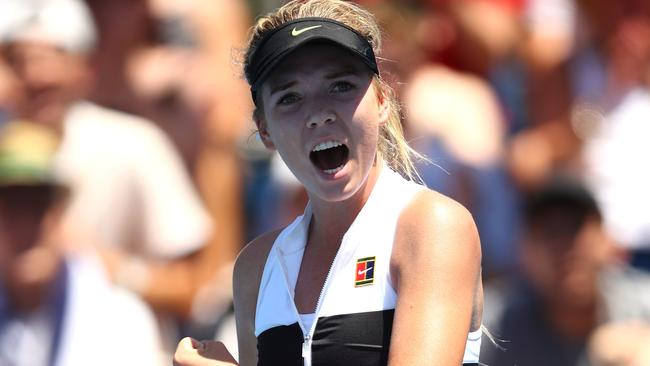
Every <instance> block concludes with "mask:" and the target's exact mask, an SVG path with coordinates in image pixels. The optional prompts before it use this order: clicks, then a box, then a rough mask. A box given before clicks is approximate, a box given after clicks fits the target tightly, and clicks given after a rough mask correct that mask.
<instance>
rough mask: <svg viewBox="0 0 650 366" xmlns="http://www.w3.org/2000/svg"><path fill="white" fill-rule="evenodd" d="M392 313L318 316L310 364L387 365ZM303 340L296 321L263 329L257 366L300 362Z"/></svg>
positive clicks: (470, 365) (296, 363) (466, 365)
mask: <svg viewBox="0 0 650 366" xmlns="http://www.w3.org/2000/svg"><path fill="white" fill-rule="evenodd" d="M394 314H395V310H394V309H390V310H380V311H371V312H364V313H353V314H342V315H333V316H328V317H322V318H318V322H317V324H316V330H315V332H314V336H313V340H312V348H311V350H312V365H313V366H334V365H336V366H383V365H387V364H388V350H389V349H390V335H391V332H392V330H393V316H394ZM302 342H303V336H302V331H301V330H300V326H299V325H298V323H293V324H291V325H286V326H278V327H273V328H270V329H267V330H265V331H264V332H262V333H261V334H260V335H259V336H258V337H257V354H258V362H257V364H258V366H278V365H289V366H293V365H296V366H298V365H302V364H303V359H302ZM464 365H465V366H478V364H476V363H471V364H464Z"/></svg>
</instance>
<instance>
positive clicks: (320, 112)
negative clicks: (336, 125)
mask: <svg viewBox="0 0 650 366" xmlns="http://www.w3.org/2000/svg"><path fill="white" fill-rule="evenodd" d="M334 121H336V114H335V113H334V112H333V111H332V110H330V109H328V108H323V107H322V106H321V108H315V109H314V112H312V113H311V114H310V115H309V117H308V118H307V127H308V128H316V127H321V126H324V125H326V124H329V123H333V122H334Z"/></svg>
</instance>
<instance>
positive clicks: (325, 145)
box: [312, 140, 343, 151]
mask: <svg viewBox="0 0 650 366" xmlns="http://www.w3.org/2000/svg"><path fill="white" fill-rule="evenodd" d="M341 145H343V144H342V143H340V142H338V141H334V140H330V141H325V142H321V143H320V144H318V145H316V146H314V149H313V150H312V151H321V150H325V149H331V148H333V147H337V146H341Z"/></svg>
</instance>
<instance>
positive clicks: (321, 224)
mask: <svg viewBox="0 0 650 366" xmlns="http://www.w3.org/2000/svg"><path fill="white" fill-rule="evenodd" d="M382 169H383V162H382V161H381V160H380V159H377V162H376V163H375V165H374V166H373V167H372V169H370V172H369V174H368V176H367V177H366V180H365V181H364V182H363V184H362V185H361V187H359V189H358V190H357V192H355V193H354V194H353V195H352V197H350V198H348V199H346V200H343V201H336V202H329V201H323V200H319V199H318V198H316V197H311V196H310V201H311V205H312V212H313V216H312V221H311V225H310V230H309V231H310V233H309V236H310V243H314V244H315V245H319V244H318V243H330V244H331V243H337V244H340V243H341V240H342V239H343V235H345V233H346V232H347V231H348V229H349V228H350V226H351V225H352V223H353V222H354V220H355V219H356V217H357V216H358V215H359V212H361V209H362V208H363V206H365V204H366V202H367V201H368V198H369V197H370V194H371V193H372V190H373V189H374V187H375V184H376V183H377V180H378V179H379V174H380V173H381V170H382Z"/></svg>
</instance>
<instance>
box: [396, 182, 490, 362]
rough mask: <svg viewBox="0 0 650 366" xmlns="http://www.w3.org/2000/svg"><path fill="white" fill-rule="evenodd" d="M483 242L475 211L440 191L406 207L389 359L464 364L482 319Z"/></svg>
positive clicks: (425, 194) (398, 245)
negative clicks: (470, 338) (469, 338)
mask: <svg viewBox="0 0 650 366" xmlns="http://www.w3.org/2000/svg"><path fill="white" fill-rule="evenodd" d="M480 266H481V246H480V241H479V237H478V232H477V230H476V225H475V224H474V220H473V219H472V216H471V214H470V213H469V212H468V211H467V210H466V209H465V208H464V207H463V206H461V205H460V204H459V203H457V202H455V201H453V200H451V199H449V198H446V197H444V196H442V195H440V194H438V193H436V192H432V191H424V192H421V193H419V194H418V196H416V198H415V199H414V200H413V202H411V203H410V204H409V206H408V207H407V208H406V209H405V210H404V211H403V212H402V214H401V216H400V219H399V223H398V226H397V231H396V234H395V245H394V247H393V255H392V258H391V275H392V278H393V285H394V286H395V289H396V291H397V306H396V309H395V318H394V322H393V331H392V337H391V345H390V352H389V359H388V364H389V365H391V366H396V365H438V366H459V365H461V363H462V360H463V353H464V350H465V344H466V341H467V334H468V332H469V331H470V327H473V326H477V325H476V324H474V325H473V324H471V323H472V322H474V323H478V324H480V316H481V315H480V312H481V309H480V307H481V305H480V304H482V299H480V297H482V288H481V280H480V272H481V271H480Z"/></svg>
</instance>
